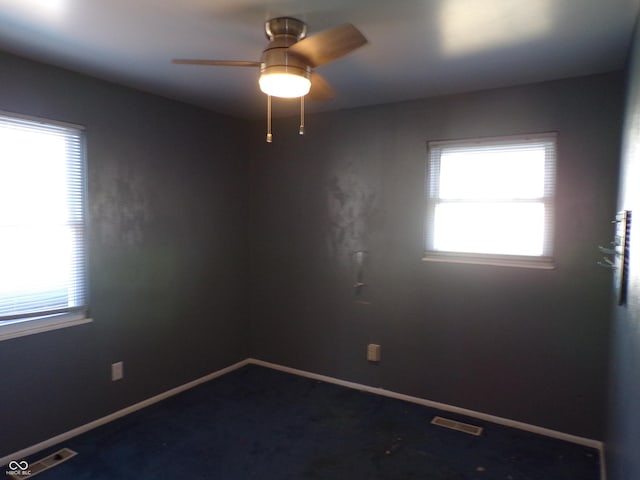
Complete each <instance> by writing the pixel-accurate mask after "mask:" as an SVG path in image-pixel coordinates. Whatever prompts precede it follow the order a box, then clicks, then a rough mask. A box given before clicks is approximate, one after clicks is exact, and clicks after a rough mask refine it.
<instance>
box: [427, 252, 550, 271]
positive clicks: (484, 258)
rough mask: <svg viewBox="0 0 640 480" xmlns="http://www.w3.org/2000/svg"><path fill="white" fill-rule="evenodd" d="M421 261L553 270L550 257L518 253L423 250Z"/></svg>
mask: <svg viewBox="0 0 640 480" xmlns="http://www.w3.org/2000/svg"><path fill="white" fill-rule="evenodd" d="M422 261H423V262H437V263H463V264H468V265H490V266H495V267H515V268H531V269H535V270H555V268H556V265H555V263H554V262H553V259H552V258H551V257H527V256H518V255H484V254H475V253H474V254H469V253H455V252H425V254H424V257H423V258H422Z"/></svg>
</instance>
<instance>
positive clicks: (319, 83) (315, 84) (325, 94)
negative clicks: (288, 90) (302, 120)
mask: <svg viewBox="0 0 640 480" xmlns="http://www.w3.org/2000/svg"><path fill="white" fill-rule="evenodd" d="M335 96H336V92H334V91H333V88H331V85H329V82H327V81H326V80H325V79H324V78H323V77H322V76H320V75H318V74H317V73H316V72H313V73H312V74H311V90H309V98H310V99H311V100H331V99H332V98H334V97H335Z"/></svg>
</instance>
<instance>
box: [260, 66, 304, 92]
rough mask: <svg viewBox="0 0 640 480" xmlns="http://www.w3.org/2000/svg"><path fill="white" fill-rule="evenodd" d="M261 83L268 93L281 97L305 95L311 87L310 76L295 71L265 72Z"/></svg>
mask: <svg viewBox="0 0 640 480" xmlns="http://www.w3.org/2000/svg"><path fill="white" fill-rule="evenodd" d="M259 84H260V90H262V91H263V92H264V93H266V94H267V95H271V96H273V97H281V98H297V97H304V96H305V95H306V94H307V93H309V90H310V89H311V81H310V80H309V79H308V78H306V77H304V76H301V75H296V74H294V73H282V72H280V73H263V74H262V75H260V80H259Z"/></svg>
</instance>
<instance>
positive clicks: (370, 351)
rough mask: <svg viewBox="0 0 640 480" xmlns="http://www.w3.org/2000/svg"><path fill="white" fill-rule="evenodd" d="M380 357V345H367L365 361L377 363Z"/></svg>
mask: <svg viewBox="0 0 640 480" xmlns="http://www.w3.org/2000/svg"><path fill="white" fill-rule="evenodd" d="M380 356H381V353H380V345H376V344H375V343H370V344H369V345H367V360H369V361H370V362H379V361H380Z"/></svg>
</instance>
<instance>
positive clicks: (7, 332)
mask: <svg viewBox="0 0 640 480" xmlns="http://www.w3.org/2000/svg"><path fill="white" fill-rule="evenodd" d="M0 117H1V119H2V120H3V121H6V122H15V124H16V125H18V124H21V125H22V126H23V128H28V129H30V128H33V129H39V128H40V129H47V128H48V127H51V128H53V129H55V128H59V129H61V130H60V131H62V130H67V131H75V132H77V137H76V138H77V139H78V144H79V147H78V148H79V149H80V152H79V157H78V158H79V165H76V167H77V168H78V169H79V171H80V175H81V179H82V180H81V182H82V185H81V190H82V191H81V193H80V200H81V202H82V208H81V210H82V212H81V214H80V215H81V217H82V218H81V224H82V227H81V228H82V230H83V233H82V242H83V243H82V244H83V249H82V259H81V260H80V261H81V264H82V265H81V267H80V269H81V270H82V272H81V273H80V274H79V275H80V277H79V278H80V279H81V282H82V283H81V284H82V285H83V289H84V292H85V293H84V302H83V305H81V306H77V307H76V306H73V307H68V308H61V309H60V310H52V311H49V312H46V313H45V314H42V313H38V314H34V315H33V316H27V317H24V316H22V315H16V316H15V317H16V318H11V316H9V317H5V318H4V319H2V320H0V341H3V340H8V339H11V338H16V337H21V336H25V335H32V334H36V333H41V332H46V331H50V330H56V329H60V328H66V327H71V326H74V325H81V324H85V323H88V322H91V321H92V319H91V318H90V317H89V316H88V279H87V277H88V275H87V264H88V259H87V257H88V252H87V250H88V248H87V240H86V234H87V215H86V210H87V193H86V181H87V179H86V158H85V152H86V147H85V138H84V127H82V126H79V125H74V124H68V123H63V122H57V121H52V120H48V119H43V118H37V117H31V116H26V115H20V114H16V113H11V112H5V111H1V110H0Z"/></svg>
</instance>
